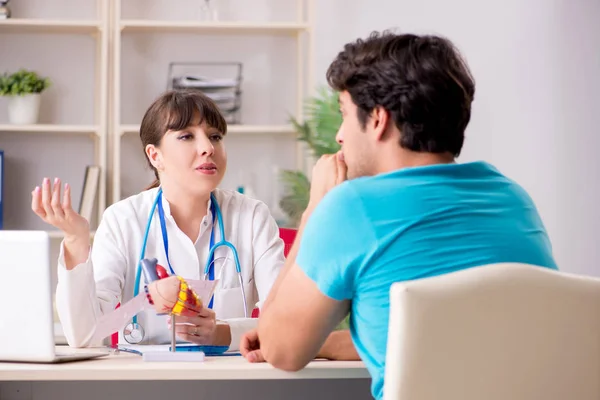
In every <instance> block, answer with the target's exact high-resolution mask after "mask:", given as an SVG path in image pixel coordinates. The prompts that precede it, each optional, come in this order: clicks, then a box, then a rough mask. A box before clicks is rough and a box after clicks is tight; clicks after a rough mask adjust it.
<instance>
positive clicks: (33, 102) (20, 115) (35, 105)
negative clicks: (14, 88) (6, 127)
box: [8, 93, 40, 125]
mask: <svg viewBox="0 0 600 400" xmlns="http://www.w3.org/2000/svg"><path fill="white" fill-rule="evenodd" d="M39 112H40V94H39V93H33V94H26V95H23V96H20V95H17V96H9V97H8V120H9V122H10V123H11V124H15V125H30V124H35V123H37V121H38V116H39Z"/></svg>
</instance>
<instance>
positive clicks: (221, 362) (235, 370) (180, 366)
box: [0, 350, 370, 381]
mask: <svg viewBox="0 0 600 400" xmlns="http://www.w3.org/2000/svg"><path fill="white" fill-rule="evenodd" d="M88 352H89V350H88ZM369 377H370V376H369V373H368V371H367V370H366V368H365V366H364V364H363V363H362V362H360V361H325V360H315V361H313V362H311V363H310V364H308V365H307V366H306V368H304V369H303V370H301V371H298V372H286V371H281V370H278V369H275V368H273V367H272V366H271V365H269V364H266V363H258V364H252V363H249V362H248V361H246V359H244V358H243V357H241V356H226V357H206V359H205V361H204V362H144V361H143V360H142V357H141V356H138V355H135V354H131V353H125V352H120V353H119V354H111V355H108V356H105V357H101V358H98V359H92V360H86V361H74V362H67V363H61V364H36V363H0V381H82V380H83V381H98V380H100V381H102V380H107V381H118V380H135V381H140V380H248V379H363V378H369Z"/></svg>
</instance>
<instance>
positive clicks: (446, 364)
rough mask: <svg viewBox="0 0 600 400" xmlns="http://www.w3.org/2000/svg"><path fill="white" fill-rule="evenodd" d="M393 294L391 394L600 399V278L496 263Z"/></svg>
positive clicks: (395, 288)
mask: <svg viewBox="0 0 600 400" xmlns="http://www.w3.org/2000/svg"><path fill="white" fill-rule="evenodd" d="M390 295H391V298H390V324H389V331H388V344H387V358H386V370H385V384H384V398H385V399H386V400H571V399H572V400H599V399H600V279H596V278H591V277H583V276H577V275H572V274H567V273H561V272H557V271H553V270H548V269H545V268H540V267H534V266H530V265H525V264H495V265H488V266H482V267H475V268H471V269H467V270H463V271H459V272H454V273H451V274H446V275H441V276H437V277H432V278H426V279H421V280H415V281H411V282H402V283H396V284H394V285H392V288H391V290H390Z"/></svg>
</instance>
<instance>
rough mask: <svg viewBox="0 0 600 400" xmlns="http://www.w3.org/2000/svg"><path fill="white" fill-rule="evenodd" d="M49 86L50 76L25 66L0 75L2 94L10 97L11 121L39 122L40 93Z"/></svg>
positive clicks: (9, 111) (0, 92)
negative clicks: (42, 75)
mask: <svg viewBox="0 0 600 400" xmlns="http://www.w3.org/2000/svg"><path fill="white" fill-rule="evenodd" d="M48 86H50V80H49V79H48V78H45V77H41V76H39V75H38V74H37V73H36V72H34V71H30V70H27V69H24V68H22V69H20V70H18V71H17V72H13V73H8V72H7V73H4V74H3V75H2V76H0V96H5V97H8V119H9V122H10V123H11V124H17V125H24V124H35V123H37V121H38V116H39V110H40V95H41V93H42V92H43V91H44V90H46V89H47V88H48Z"/></svg>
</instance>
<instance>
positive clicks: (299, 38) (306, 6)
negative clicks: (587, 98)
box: [109, 0, 314, 203]
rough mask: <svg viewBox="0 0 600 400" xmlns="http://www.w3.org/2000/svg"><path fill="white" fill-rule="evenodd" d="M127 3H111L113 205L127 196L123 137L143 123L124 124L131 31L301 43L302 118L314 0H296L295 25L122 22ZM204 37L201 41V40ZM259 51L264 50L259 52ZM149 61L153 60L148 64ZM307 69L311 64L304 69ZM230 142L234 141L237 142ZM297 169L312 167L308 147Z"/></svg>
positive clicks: (256, 131) (272, 129) (234, 130)
mask: <svg viewBox="0 0 600 400" xmlns="http://www.w3.org/2000/svg"><path fill="white" fill-rule="evenodd" d="M126 1H127V0H113V4H112V53H111V56H112V61H113V64H112V74H111V76H112V80H111V83H112V86H111V89H112V90H111V96H110V97H109V109H110V115H111V134H110V141H111V143H110V148H111V153H110V161H109V162H110V166H111V171H112V173H111V176H110V179H111V181H112V182H111V183H112V184H111V185H110V202H111V203H114V202H117V201H119V200H121V193H122V187H121V184H122V182H121V181H122V176H121V174H122V166H121V148H122V143H121V142H122V139H123V138H124V137H126V136H128V135H130V134H136V133H139V125H137V124H123V123H122V120H121V118H122V117H121V104H122V99H121V96H122V93H121V92H122V90H121V85H122V82H121V68H122V65H123V62H124V61H123V60H124V59H125V58H126V57H127V54H123V51H122V40H123V36H124V35H127V34H128V33H136V34H140V33H144V34H152V35H154V37H156V35H157V34H158V35H160V34H171V33H175V34H190V35H191V34H193V35H199V36H202V35H223V36H225V35H226V36H239V37H248V36H251V35H257V36H258V35H260V36H265V35H267V36H289V37H292V38H294V39H295V45H296V60H297V64H296V74H295V76H290V79H293V80H294V81H295V88H296V90H295V112H294V113H293V116H294V117H295V118H296V119H298V120H299V121H301V120H302V114H303V106H304V100H305V98H306V96H307V94H308V91H309V90H312V88H313V76H312V66H313V64H314V62H313V57H314V34H313V29H314V28H313V25H314V0H295V6H296V12H295V20H292V21H281V22H280V21H268V22H251V21H214V22H213V21H193V20H185V21H182V20H156V19H129V18H122V17H121V12H122V3H125V2H126ZM200 39H201V38H200ZM257 51H260V49H259V48H257ZM148 62H152V60H149V61H148ZM305 65H307V66H308V68H307V67H305ZM228 135H232V136H235V137H241V136H246V137H247V136H256V135H260V136H265V135H270V136H272V137H274V138H275V137H283V136H286V137H293V136H294V135H295V131H294V129H293V128H292V127H291V126H290V125H285V124H281V123H278V124H272V125H265V124H256V125H244V124H241V125H236V124H229V125H228ZM230 140H235V138H232V139H230ZM294 146H295V154H296V157H295V158H296V162H295V164H296V165H295V166H296V168H298V169H300V170H306V169H307V162H306V159H305V158H306V155H305V150H304V146H303V145H302V144H299V143H295V144H294Z"/></svg>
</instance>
